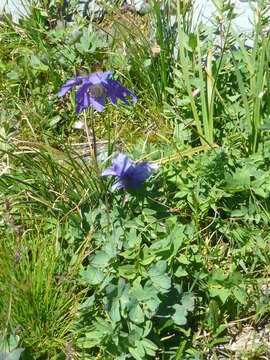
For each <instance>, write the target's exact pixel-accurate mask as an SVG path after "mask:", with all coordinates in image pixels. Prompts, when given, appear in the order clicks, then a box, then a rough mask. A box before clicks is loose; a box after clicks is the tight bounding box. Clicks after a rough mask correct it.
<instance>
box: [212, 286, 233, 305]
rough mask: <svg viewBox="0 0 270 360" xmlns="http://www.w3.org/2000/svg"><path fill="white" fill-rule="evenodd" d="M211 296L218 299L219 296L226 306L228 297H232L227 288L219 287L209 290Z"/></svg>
mask: <svg viewBox="0 0 270 360" xmlns="http://www.w3.org/2000/svg"><path fill="white" fill-rule="evenodd" d="M209 292H210V296H211V297H216V296H218V297H219V298H220V300H221V301H222V302H223V304H225V302H226V300H227V299H228V297H229V296H230V295H231V291H230V290H229V289H226V288H218V287H212V288H210V289H209Z"/></svg>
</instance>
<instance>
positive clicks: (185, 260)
mask: <svg viewBox="0 0 270 360" xmlns="http://www.w3.org/2000/svg"><path fill="white" fill-rule="evenodd" d="M177 260H178V261H179V262H180V264H184V265H189V264H190V261H189V260H188V258H187V257H186V255H184V254H180V255H179V256H178V257H177Z"/></svg>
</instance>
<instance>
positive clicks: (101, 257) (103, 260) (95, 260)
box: [89, 250, 111, 269]
mask: <svg viewBox="0 0 270 360" xmlns="http://www.w3.org/2000/svg"><path fill="white" fill-rule="evenodd" d="M110 259H111V257H110V256H109V255H108V254H107V253H106V252H105V251H103V250H99V251H97V252H96V253H95V255H92V256H91V257H90V261H89V262H90V264H91V265H92V266H94V267H97V268H100V269H104V268H106V267H107V265H108V263H109V261H110Z"/></svg>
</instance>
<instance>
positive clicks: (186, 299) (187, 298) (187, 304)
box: [181, 293, 194, 311]
mask: <svg viewBox="0 0 270 360" xmlns="http://www.w3.org/2000/svg"><path fill="white" fill-rule="evenodd" d="M181 303H182V305H183V306H184V308H185V309H186V310H187V311H193V310H194V297H193V295H192V294H190V293H186V294H184V295H183V297H182V300H181Z"/></svg>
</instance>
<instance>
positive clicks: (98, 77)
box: [88, 71, 104, 85]
mask: <svg viewBox="0 0 270 360" xmlns="http://www.w3.org/2000/svg"><path fill="white" fill-rule="evenodd" d="M103 75H104V74H103V73H102V72H98V71H97V72H94V73H92V74H91V75H90V76H89V77H88V81H90V82H91V84H92V85H98V84H101V82H102V78H103Z"/></svg>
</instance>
